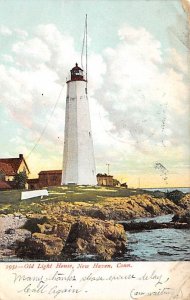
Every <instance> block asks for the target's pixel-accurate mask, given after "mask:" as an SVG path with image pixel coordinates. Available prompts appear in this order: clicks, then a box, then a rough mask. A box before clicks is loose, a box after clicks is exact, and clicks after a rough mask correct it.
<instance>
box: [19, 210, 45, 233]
mask: <svg viewBox="0 0 190 300" xmlns="http://www.w3.org/2000/svg"><path fill="white" fill-rule="evenodd" d="M48 222H49V221H48V217H47V216H45V215H40V214H30V215H27V221H26V223H25V224H24V226H23V228H24V229H27V230H29V231H31V232H32V233H34V232H41V229H40V228H39V226H38V225H39V224H41V225H42V224H44V223H48Z"/></svg>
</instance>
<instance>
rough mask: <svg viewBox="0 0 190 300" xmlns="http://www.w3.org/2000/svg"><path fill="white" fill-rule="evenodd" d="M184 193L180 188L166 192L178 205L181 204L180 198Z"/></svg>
mask: <svg viewBox="0 0 190 300" xmlns="http://www.w3.org/2000/svg"><path fill="white" fill-rule="evenodd" d="M184 195H185V194H184V193H183V192H181V191H178V190H175V191H172V192H168V193H166V197H167V198H168V199H169V200H171V201H173V202H174V203H175V204H176V205H180V200H181V199H182V198H183V197H184Z"/></svg>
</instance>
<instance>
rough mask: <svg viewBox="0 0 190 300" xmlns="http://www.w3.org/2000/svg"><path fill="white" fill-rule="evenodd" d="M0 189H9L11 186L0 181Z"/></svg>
mask: <svg viewBox="0 0 190 300" xmlns="http://www.w3.org/2000/svg"><path fill="white" fill-rule="evenodd" d="M0 189H11V186H10V185H9V184H8V183H7V182H5V181H2V180H0Z"/></svg>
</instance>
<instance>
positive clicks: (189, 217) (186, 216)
mask: <svg viewBox="0 0 190 300" xmlns="http://www.w3.org/2000/svg"><path fill="white" fill-rule="evenodd" d="M172 221H173V222H178V223H187V224H189V225H190V211H187V212H183V213H179V214H175V215H174V216H173V218H172Z"/></svg>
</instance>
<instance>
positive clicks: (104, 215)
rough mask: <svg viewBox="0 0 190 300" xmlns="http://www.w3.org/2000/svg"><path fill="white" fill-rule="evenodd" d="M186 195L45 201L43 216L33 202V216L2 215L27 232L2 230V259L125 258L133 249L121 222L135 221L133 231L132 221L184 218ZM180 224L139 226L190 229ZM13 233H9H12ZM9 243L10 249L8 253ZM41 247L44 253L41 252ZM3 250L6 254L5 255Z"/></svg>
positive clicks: (189, 196) (189, 199) (41, 205)
mask: <svg viewBox="0 0 190 300" xmlns="http://www.w3.org/2000/svg"><path fill="white" fill-rule="evenodd" d="M152 193H154V196H153V195H152ZM171 193H172V192H171ZM182 194H183V193H182ZM182 194H181V192H175V193H173V194H171V195H170V196H172V197H173V200H171V199H168V198H166V193H164V194H163V193H162V192H161V194H160V192H159V193H158V192H151V195H150V193H146V194H144V193H142V192H141V193H139V194H136V195H130V196H128V197H127V196H126V197H106V198H105V199H104V200H103V201H101V200H99V201H98V202H95V203H94V202H92V203H89V201H82V202H80V201H79V202H77V201H75V202H74V203H71V202H69V201H68V202H64V201H59V202H49V203H46V201H41V202H39V203H38V208H39V210H40V212H39V211H38V213H36V212H35V211H33V212H32V211H31V207H34V204H35V203H31V204H30V209H28V213H26V212H24V213H23V212H22V211H20V212H19V211H17V212H13V213H12V214H7V215H6V214H4V215H3V216H2V214H1V215H0V218H1V221H2V220H3V219H4V221H6V220H8V219H9V218H10V219H11V218H12V220H14V221H15V219H16V220H17V223H18V224H19V226H20V227H22V229H21V228H18V227H19V226H17V225H15V227H14V224H13V223H14V222H13V223H11V222H10V223H9V222H8V221H7V228H6V229H5V228H4V230H1V229H2V225H1V227H0V234H1V236H0V242H1V243H0V250H1V252H0V255H1V258H3V259H4V258H5V257H7V258H8V257H10V256H11V253H12V254H14V253H15V254H16V255H17V257H20V258H24V259H25V258H28V259H33V260H34V259H45V260H56V259H61V260H63V259H65V260H67V258H68V257H69V256H70V257H72V253H73V254H74V253H75V254H78V255H79V256H80V255H85V254H86V255H96V256H97V257H98V259H100V260H111V259H114V257H115V256H118V255H121V257H122V255H123V253H124V251H125V249H126V247H127V236H126V232H125V229H126V226H125V225H124V224H122V223H121V222H122V221H121V220H125V221H131V223H132V224H131V225H130V226H132V225H133V226H134V224H133V222H132V221H133V220H134V219H137V218H147V217H156V216H161V215H167V214H174V215H182V214H183V213H184V212H185V210H187V207H188V208H189V203H190V194H183V195H182ZM163 196H164V197H163ZM35 205H36V204H35ZM19 214H20V215H19ZM7 218H8V219H7ZM18 220H20V223H19V221H18ZM178 221H179V222H177V223H175V224H173V225H172V224H171V223H170V224H165V225H156V224H153V223H150V224H148V225H147V222H142V223H141V226H140V225H138V226H139V227H138V230H146V229H147V228H148V227H146V226H149V225H150V226H149V229H151V228H152V227H155V229H156V227H160V226H165V227H167V226H168V227H169V226H171V227H172V226H174V227H176V226H178V227H180V226H182V227H183V226H184V228H185V226H189V225H180V224H179V223H180V220H178ZM1 223H2V222H1ZM145 223H146V224H145ZM135 226H137V225H135ZM4 227H5V226H4ZM124 227H125V228H124ZM141 227H142V228H141ZM143 227H145V228H146V229H143ZM7 230H9V232H6V231H7ZM134 230H135V229H134ZM19 234H20V236H19ZM5 238H6V239H7V241H8V244H7V245H8V247H7V248H6V247H5V246H6V244H5V242H2V241H3V240H5ZM17 240H19V242H17ZM52 241H53V243H54V247H52ZM11 243H12V244H11ZM3 244H4V249H2V245H3ZM36 248H38V251H35V249H36ZM3 251H4V254H5V255H2V252H3Z"/></svg>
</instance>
